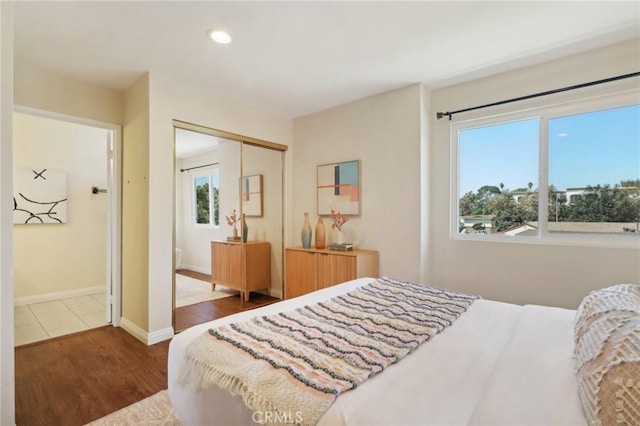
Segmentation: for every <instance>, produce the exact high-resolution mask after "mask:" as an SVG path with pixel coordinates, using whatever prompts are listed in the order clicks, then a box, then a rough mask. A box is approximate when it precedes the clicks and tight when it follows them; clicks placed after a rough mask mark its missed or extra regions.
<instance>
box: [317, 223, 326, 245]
mask: <svg viewBox="0 0 640 426" xmlns="http://www.w3.org/2000/svg"><path fill="white" fill-rule="evenodd" d="M325 237H326V235H325V231H324V222H322V218H321V217H320V216H318V224H317V225H316V248H317V249H323V248H325V245H326V244H325V242H326V241H325Z"/></svg>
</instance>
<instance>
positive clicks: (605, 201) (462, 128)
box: [452, 93, 640, 244]
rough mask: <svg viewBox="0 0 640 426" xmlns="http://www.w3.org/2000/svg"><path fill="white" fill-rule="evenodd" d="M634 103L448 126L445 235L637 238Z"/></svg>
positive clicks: (639, 112) (639, 142)
mask: <svg viewBox="0 0 640 426" xmlns="http://www.w3.org/2000/svg"><path fill="white" fill-rule="evenodd" d="M637 99H638V95H637V93H636V94H635V95H634V96H631V97H629V98H628V99H627V98H625V97H623V96H618V97H617V98H609V99H606V100H600V101H598V103H597V104H596V103H594V102H591V103H590V104H586V103H585V104H575V105H570V106H567V105H563V106H561V107H556V108H547V109H544V110H537V111H535V112H529V113H517V114H514V115H512V116H511V117H510V118H505V116H501V117H500V118H499V119H485V120H481V121H480V120H476V121H472V122H471V121H470V122H465V123H458V124H454V125H453V127H452V135H453V139H452V143H453V146H452V148H453V150H452V152H453V154H454V158H456V157H457V168H456V167H452V181H453V183H454V185H452V188H454V189H452V211H453V212H454V217H453V223H452V233H453V234H454V235H456V237H459V238H470V236H472V235H480V236H481V238H492V239H493V238H495V239H505V238H510V239H516V240H520V241H522V240H525V241H526V240H531V239H532V238H537V239H540V238H543V239H552V238H555V237H559V238H565V237H568V238H570V237H569V236H570V235H581V236H585V235H587V236H594V235H606V236H612V235H633V236H636V237H640V131H639V130H638V129H640V105H638V101H637ZM454 164H456V163H454ZM471 238H474V237H471ZM637 241H638V240H635V242H636V244H637Z"/></svg>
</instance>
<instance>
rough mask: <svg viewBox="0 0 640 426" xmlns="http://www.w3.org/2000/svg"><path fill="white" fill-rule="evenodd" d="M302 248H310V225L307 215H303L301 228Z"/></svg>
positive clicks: (306, 213)
mask: <svg viewBox="0 0 640 426" xmlns="http://www.w3.org/2000/svg"><path fill="white" fill-rule="evenodd" d="M301 237H302V247H304V248H309V247H311V224H310V223H309V213H308V212H305V213H304V225H303V226H302V233H301Z"/></svg>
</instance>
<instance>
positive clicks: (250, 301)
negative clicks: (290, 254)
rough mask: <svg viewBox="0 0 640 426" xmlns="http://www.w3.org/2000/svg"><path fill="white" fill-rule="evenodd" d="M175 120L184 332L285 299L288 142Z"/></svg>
mask: <svg viewBox="0 0 640 426" xmlns="http://www.w3.org/2000/svg"><path fill="white" fill-rule="evenodd" d="M174 126H175V152H176V158H175V197H174V199H175V214H174V218H175V221H174V252H175V260H174V305H173V306H174V330H176V332H178V331H181V330H183V329H185V328H188V327H190V326H192V325H195V324H200V323H203V322H207V321H211V320H214V319H217V318H220V317H223V316H226V315H230V314H233V313H236V312H240V311H243V310H246V309H251V308H254V307H257V306H261V305H264V304H268V303H273V302H274V301H277V300H279V299H278V297H280V295H281V294H282V283H283V272H282V271H283V261H282V257H283V229H284V228H283V177H282V176H283V167H284V151H283V149H286V147H284V146H282V145H277V144H272V143H268V142H263V141H255V140H252V139H250V138H244V137H241V136H239V135H234V134H230V133H226V132H221V131H218V130H214V129H208V128H203V127H200V126H194V125H191V124H188V123H182V122H174ZM246 139H249V140H246Z"/></svg>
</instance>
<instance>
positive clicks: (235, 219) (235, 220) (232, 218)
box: [225, 209, 238, 228]
mask: <svg viewBox="0 0 640 426" xmlns="http://www.w3.org/2000/svg"><path fill="white" fill-rule="evenodd" d="M225 219H227V225H229V226H232V227H234V228H235V227H236V223H238V215H237V214H236V209H233V210H231V215H229V216H225Z"/></svg>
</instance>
